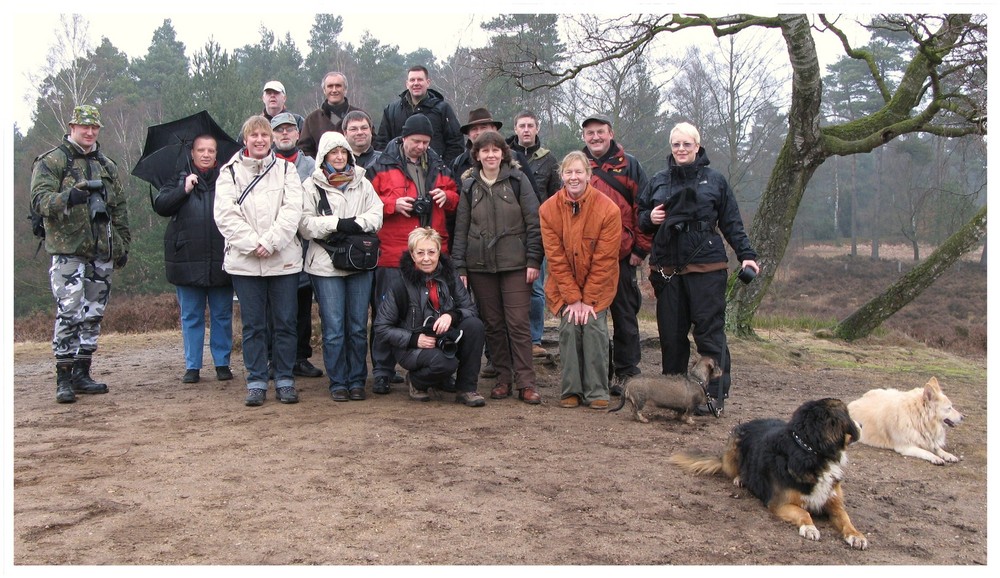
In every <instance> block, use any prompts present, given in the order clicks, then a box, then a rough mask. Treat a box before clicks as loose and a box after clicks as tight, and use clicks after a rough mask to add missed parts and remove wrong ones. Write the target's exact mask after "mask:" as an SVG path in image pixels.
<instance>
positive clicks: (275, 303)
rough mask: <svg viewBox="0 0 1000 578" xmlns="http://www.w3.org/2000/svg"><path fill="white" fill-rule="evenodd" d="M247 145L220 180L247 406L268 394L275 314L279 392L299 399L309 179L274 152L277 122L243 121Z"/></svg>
mask: <svg viewBox="0 0 1000 578" xmlns="http://www.w3.org/2000/svg"><path fill="white" fill-rule="evenodd" d="M243 142H244V143H245V147H244V148H243V149H242V150H240V152H238V153H236V155H234V156H233V158H231V159H230V160H229V162H227V163H226V164H225V165H223V167H222V169H220V171H219V178H218V179H217V180H216V184H215V224H216V225H217V226H218V227H219V231H220V232H221V233H222V236H223V238H225V240H226V244H225V255H224V257H223V263H222V267H223V269H225V270H226V272H227V273H229V274H230V276H231V277H232V279H233V288H234V289H235V290H236V296H237V297H238V299H239V305H240V318H241V319H242V321H243V364H244V366H245V367H246V370H247V390H248V393H247V397H246V401H245V403H246V405H248V406H259V405H262V404H263V403H264V398H265V394H266V392H267V379H268V376H267V343H266V339H267V337H266V336H267V317H268V309H269V308H270V314H271V316H272V318H273V321H274V333H273V336H272V339H273V352H272V357H273V359H272V363H273V365H274V377H275V397H276V398H277V399H278V401H280V402H281V403H296V402H298V401H299V397H298V393H297V392H296V391H295V378H294V377H293V375H292V365H293V364H294V363H295V343H296V334H295V316H296V310H297V298H296V293H297V291H298V287H299V275H298V274H299V272H300V271H302V245H301V243H300V242H299V240H298V238H297V237H296V236H295V232H296V230H297V229H298V225H299V218H300V217H301V215H302V184H301V181H300V180H299V175H298V173H297V172H296V170H295V165H293V164H291V163H289V162H286V161H285V160H283V159H280V158H277V157H275V155H274V153H273V152H271V124H270V122H268V120H267V119H266V118H264V117H263V116H260V115H258V116H252V117H250V118H249V119H247V121H246V122H245V123H243Z"/></svg>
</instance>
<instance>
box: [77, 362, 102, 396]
mask: <svg viewBox="0 0 1000 578" xmlns="http://www.w3.org/2000/svg"><path fill="white" fill-rule="evenodd" d="M70 387H72V388H73V393H86V394H95V393H108V386H107V385H106V384H103V383H97V382H96V381H94V380H93V379H91V377H90V358H89V357H84V358H82V359H81V358H79V357H78V358H77V359H75V360H74V361H73V373H72V377H71V381H70Z"/></svg>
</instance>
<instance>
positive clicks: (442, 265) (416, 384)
mask: <svg viewBox="0 0 1000 578" xmlns="http://www.w3.org/2000/svg"><path fill="white" fill-rule="evenodd" d="M407 246H408V251H407V252H404V253H403V255H402V258H401V259H400V262H399V270H400V276H399V277H398V278H396V279H394V280H393V282H392V283H391V284H390V285H389V287H388V288H387V291H386V297H385V299H383V300H382V302H381V303H380V305H379V308H378V313H377V314H376V316H375V322H374V331H375V338H376V339H377V340H378V341H382V342H385V343H387V344H389V346H391V347H392V348H393V350H394V353H395V355H396V359H397V362H398V363H399V365H401V366H402V367H403V368H404V369H406V370H407V374H406V381H407V383H408V385H409V388H410V398H412V399H414V400H417V401H428V400H429V399H430V394H428V392H427V390H428V389H430V388H436V389H443V388H444V387H447V384H448V381H449V377H450V376H451V375H452V374H455V373H456V372H457V376H456V380H455V389H456V394H457V395H456V397H455V401H457V402H460V403H464V404H465V405H467V406H470V407H479V406H482V405H485V404H486V400H485V399H483V396H481V395H479V393H478V392H477V391H476V387H477V385H478V381H479V366H480V363H481V361H482V354H483V343H484V339H485V337H484V332H483V322H482V321H480V319H479V314H478V313H477V311H476V306H475V305H474V304H473V303H472V298H471V297H470V296H469V292H468V291H467V290H466V288H465V285H463V284H462V281H461V280H460V279H459V277H458V274H457V273H456V271H455V269H454V267H453V266H452V263H451V260H450V259H449V258H448V256H447V255H443V254H442V253H441V235H440V234H439V233H438V232H437V231H435V230H434V229H432V228H430V227H419V228H416V229H414V230H413V231H412V232H411V233H410V235H409V237H408V239H407ZM459 332H461V333H460V334H459Z"/></svg>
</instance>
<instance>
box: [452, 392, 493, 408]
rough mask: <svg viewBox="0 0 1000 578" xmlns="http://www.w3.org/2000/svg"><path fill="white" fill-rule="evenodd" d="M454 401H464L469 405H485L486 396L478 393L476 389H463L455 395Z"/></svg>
mask: <svg viewBox="0 0 1000 578" xmlns="http://www.w3.org/2000/svg"><path fill="white" fill-rule="evenodd" d="M455 403H464V404H465V405H467V406H469V407H482V406H484V405H486V398H484V397H483V396H481V395H479V392H478V391H463V392H462V393H459V394H458V395H456V396H455Z"/></svg>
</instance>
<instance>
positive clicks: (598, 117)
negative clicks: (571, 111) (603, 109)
mask: <svg viewBox="0 0 1000 578" xmlns="http://www.w3.org/2000/svg"><path fill="white" fill-rule="evenodd" d="M594 121H596V122H599V123H601V124H606V125H608V126H611V119H610V118H609V117H608V116H607V115H604V114H592V115H590V116H588V117H587V118H585V119H583V122H581V123H580V128H583V127H585V126H587V123H588V122H594Z"/></svg>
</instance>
